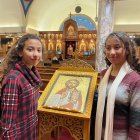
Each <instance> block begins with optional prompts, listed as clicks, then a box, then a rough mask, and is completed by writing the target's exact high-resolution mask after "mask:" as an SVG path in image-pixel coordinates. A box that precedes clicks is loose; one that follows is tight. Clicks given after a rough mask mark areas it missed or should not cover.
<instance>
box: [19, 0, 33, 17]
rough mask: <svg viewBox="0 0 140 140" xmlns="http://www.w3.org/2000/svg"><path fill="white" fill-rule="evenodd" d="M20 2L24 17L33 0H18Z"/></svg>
mask: <svg viewBox="0 0 140 140" xmlns="http://www.w3.org/2000/svg"><path fill="white" fill-rule="evenodd" d="M20 1H21V4H22V7H23V10H24V14H25V16H26V14H27V12H28V9H29V7H30V5H31V3H32V1H33V0H20Z"/></svg>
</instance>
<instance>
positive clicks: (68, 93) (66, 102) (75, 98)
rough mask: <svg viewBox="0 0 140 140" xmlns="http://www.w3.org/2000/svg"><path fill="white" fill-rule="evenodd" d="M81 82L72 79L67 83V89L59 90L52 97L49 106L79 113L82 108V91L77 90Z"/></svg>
mask: <svg viewBox="0 0 140 140" xmlns="http://www.w3.org/2000/svg"><path fill="white" fill-rule="evenodd" d="M79 84H80V83H79V81H78V80H76V79H70V80H68V81H67V82H66V83H65V86H66V87H65V88H63V89H61V90H59V91H58V92H57V93H56V94H55V95H53V96H52V97H51V99H50V100H49V102H48V104H47V106H51V107H60V108H62V109H68V110H76V111H79V110H80V109H81V106H82V96H81V91H79V90H77V87H78V85H79Z"/></svg>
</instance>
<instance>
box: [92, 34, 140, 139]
mask: <svg viewBox="0 0 140 140" xmlns="http://www.w3.org/2000/svg"><path fill="white" fill-rule="evenodd" d="M105 56H106V62H107V65H109V66H110V67H109V68H108V69H106V70H103V71H102V72H101V76H103V78H102V81H101V83H100V86H99V98H98V104H97V113H96V125H95V140H101V139H104V140H140V75H139V72H140V64H139V63H138V61H139V60H138V59H137V58H136V55H135V50H134V43H133V42H132V40H131V39H130V38H129V37H128V36H127V35H126V34H125V33H122V32H113V33H111V34H110V35H109V36H108V37H107V39H106V41H105Z"/></svg>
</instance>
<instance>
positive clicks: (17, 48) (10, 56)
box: [2, 33, 43, 75]
mask: <svg viewBox="0 0 140 140" xmlns="http://www.w3.org/2000/svg"><path fill="white" fill-rule="evenodd" d="M29 39H36V40H39V41H40V42H41V39H40V38H39V37H38V36H37V35H35V34H29V33H28V34H25V35H23V36H22V37H21V39H19V41H18V42H17V43H16V44H15V45H14V46H13V47H11V49H10V50H9V51H8V53H7V55H6V58H5V59H4V61H3V63H2V66H3V70H4V71H3V74H4V75H5V74H6V73H8V72H9V71H10V70H11V69H12V68H13V67H14V66H15V64H16V63H17V62H19V61H21V57H20V56H19V52H22V51H23V48H24V46H25V42H26V41H27V40H29ZM41 44H42V42H41ZM42 49H43V45H42ZM42 51H43V50H42Z"/></svg>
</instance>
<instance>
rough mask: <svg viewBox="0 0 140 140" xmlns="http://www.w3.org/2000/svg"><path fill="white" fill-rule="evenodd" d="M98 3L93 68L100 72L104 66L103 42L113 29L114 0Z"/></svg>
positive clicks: (102, 0)
mask: <svg viewBox="0 0 140 140" xmlns="http://www.w3.org/2000/svg"><path fill="white" fill-rule="evenodd" d="M98 5H99V6H98V25H97V26H98V27H97V42H96V62H95V69H96V70H97V71H98V72H100V71H101V70H103V69H104V68H106V63H105V60H104V58H105V56H104V42H105V39H106V37H107V36H108V34H109V33H110V32H112V31H113V11H114V10H113V9H114V0H99V3H98Z"/></svg>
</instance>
